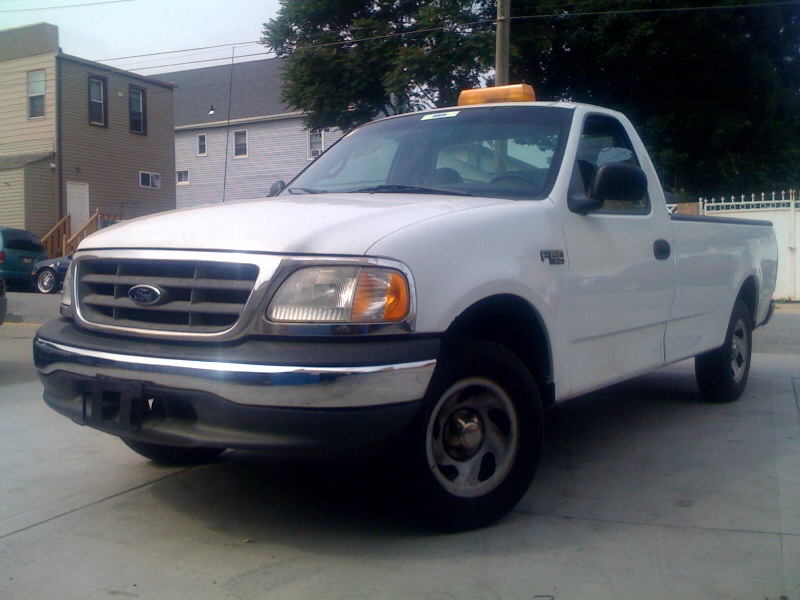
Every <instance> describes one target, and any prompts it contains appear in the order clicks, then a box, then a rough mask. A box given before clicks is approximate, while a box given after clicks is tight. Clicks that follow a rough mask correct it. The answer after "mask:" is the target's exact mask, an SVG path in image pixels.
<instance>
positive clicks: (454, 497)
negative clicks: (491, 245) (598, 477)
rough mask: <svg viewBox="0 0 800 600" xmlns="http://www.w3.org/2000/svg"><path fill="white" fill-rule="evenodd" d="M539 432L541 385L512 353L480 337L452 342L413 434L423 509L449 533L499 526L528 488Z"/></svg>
mask: <svg viewBox="0 0 800 600" xmlns="http://www.w3.org/2000/svg"><path fill="white" fill-rule="evenodd" d="M542 432H543V425H542V408H541V401H540V398H539V393H538V390H537V387H536V383H535V382H534V380H533V377H532V376H531V374H530V372H529V371H528V370H527V368H526V367H525V365H524V364H523V363H522V362H521V361H520V360H519V359H518V358H517V357H516V356H515V355H514V354H513V353H512V352H510V351H509V350H507V349H506V348H504V347H502V346H499V345H497V344H494V343H491V342H488V341H484V340H477V339H465V338H462V339H458V340H455V341H454V342H452V343H450V344H448V345H447V347H446V348H445V351H444V353H443V356H442V358H441V360H440V361H439V364H438V365H437V370H436V373H435V374H434V378H433V380H432V382H431V384H430V386H429V389H428V393H427V395H426V398H425V400H424V402H423V407H422V409H421V410H420V413H419V414H418V415H417V417H416V418H415V421H414V423H413V424H412V426H411V429H410V430H409V433H408V446H407V453H408V454H409V455H410V461H409V464H410V467H411V476H412V479H413V481H414V482H415V484H416V487H417V489H418V491H419V494H417V495H416V500H417V506H416V508H417V510H418V512H419V513H420V514H421V516H422V517H423V518H424V520H425V521H426V522H427V523H428V524H430V525H431V526H433V527H434V528H437V529H441V530H445V531H463V530H468V529H475V528H478V527H483V526H485V525H489V524H491V523H493V522H495V521H497V520H498V519H500V518H501V517H502V516H503V515H505V514H506V513H508V512H509V511H510V510H511V509H512V508H513V507H514V506H515V505H516V504H517V502H519V500H520V499H521V498H522V496H523V495H524V494H525V492H526V491H527V489H528V487H529V485H530V483H531V481H532V479H533V476H534V473H535V471H536V466H537V463H538V459H539V453H540V451H541V446H542Z"/></svg>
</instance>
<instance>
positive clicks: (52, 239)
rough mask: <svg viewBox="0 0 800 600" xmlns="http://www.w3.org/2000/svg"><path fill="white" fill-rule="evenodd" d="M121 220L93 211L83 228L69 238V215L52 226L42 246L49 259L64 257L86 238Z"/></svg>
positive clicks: (117, 217) (70, 219)
mask: <svg viewBox="0 0 800 600" xmlns="http://www.w3.org/2000/svg"><path fill="white" fill-rule="evenodd" d="M121 220H122V217H120V216H117V215H109V214H105V213H101V212H100V210H99V209H97V210H95V211H94V214H93V215H92V216H91V217H89V220H88V221H86V223H84V225H83V227H81V228H80V229H79V230H78V231H76V232H75V235H72V236H70V231H71V225H72V218H71V217H70V215H66V216H65V217H64V218H63V219H61V220H60V221H59V222H58V223H56V224H55V225H53V228H52V229H51V230H50V231H48V232H47V233H46V234H45V235H44V237H42V244H44V248H45V251H46V252H47V256H49V257H50V258H55V257H57V256H66V255H67V254H69V253H70V252H73V251H74V250H75V249H76V248H77V247H78V244H80V243H81V242H82V241H83V239H84V238H86V236H88V235H91V234H93V233H94V232H95V231H98V230H99V229H101V228H103V227H106V226H107V225H110V224H112V223H116V222H118V221H121Z"/></svg>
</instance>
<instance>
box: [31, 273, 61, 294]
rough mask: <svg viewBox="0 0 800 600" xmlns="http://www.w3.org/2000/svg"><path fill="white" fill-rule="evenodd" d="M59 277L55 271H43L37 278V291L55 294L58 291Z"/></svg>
mask: <svg viewBox="0 0 800 600" xmlns="http://www.w3.org/2000/svg"><path fill="white" fill-rule="evenodd" d="M58 287H59V286H58V277H57V276H56V272H55V271H53V269H42V270H41V271H39V274H38V275H37V276H36V289H37V290H39V292H41V293H42V294H55V293H56V292H57V291H58Z"/></svg>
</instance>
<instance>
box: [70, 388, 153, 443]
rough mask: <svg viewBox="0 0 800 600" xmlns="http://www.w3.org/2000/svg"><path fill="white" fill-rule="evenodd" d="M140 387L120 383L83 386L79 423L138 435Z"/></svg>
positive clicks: (140, 401) (140, 408)
mask: <svg viewBox="0 0 800 600" xmlns="http://www.w3.org/2000/svg"><path fill="white" fill-rule="evenodd" d="M142 407H143V402H142V386H141V385H139V384H136V383H129V382H123V381H90V382H86V387H85V389H84V394H83V422H84V423H85V424H86V425H92V426H94V427H97V428H99V429H105V430H109V429H110V430H122V431H138V429H139V426H140V424H141V422H142V417H143V412H144V411H143V410H142Z"/></svg>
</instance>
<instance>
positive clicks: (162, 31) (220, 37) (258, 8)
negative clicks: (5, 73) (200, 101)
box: [0, 0, 279, 75]
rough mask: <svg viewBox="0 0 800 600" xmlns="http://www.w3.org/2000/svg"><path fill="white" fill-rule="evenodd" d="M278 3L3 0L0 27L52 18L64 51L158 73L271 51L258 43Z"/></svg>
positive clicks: (251, 0)
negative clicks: (264, 25) (265, 24)
mask: <svg viewBox="0 0 800 600" xmlns="http://www.w3.org/2000/svg"><path fill="white" fill-rule="evenodd" d="M278 8H279V0H214V1H211V0H0V29H9V28H12V27H20V26H23V25H30V24H32V23H41V22H45V23H51V24H53V25H57V26H58V35H59V44H60V46H61V49H62V51H63V52H64V53H65V54H71V55H73V56H78V57H80V58H85V59H88V60H94V61H98V62H102V63H105V64H108V65H111V66H114V67H117V68H120V69H126V70H129V71H134V72H136V73H139V74H142V75H155V74H157V73H165V72H169V71H182V70H187V69H195V68H202V67H208V66H213V65H215V64H222V63H228V64H229V63H230V61H231V55H233V57H234V60H236V62H240V61H242V60H255V59H258V58H264V57H267V56H269V54H267V51H266V48H265V47H264V46H261V45H259V44H257V43H256V42H257V41H258V40H259V38H260V37H261V33H262V30H263V24H264V23H265V22H267V21H268V20H269V19H271V18H274V17H275V16H276V14H277V12H278ZM215 46H219V47H216V48H214V47H215ZM156 53H159V54H157V55H155V56H142V55H153V54H156ZM125 57H133V58H125ZM215 59H216V60H215Z"/></svg>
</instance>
